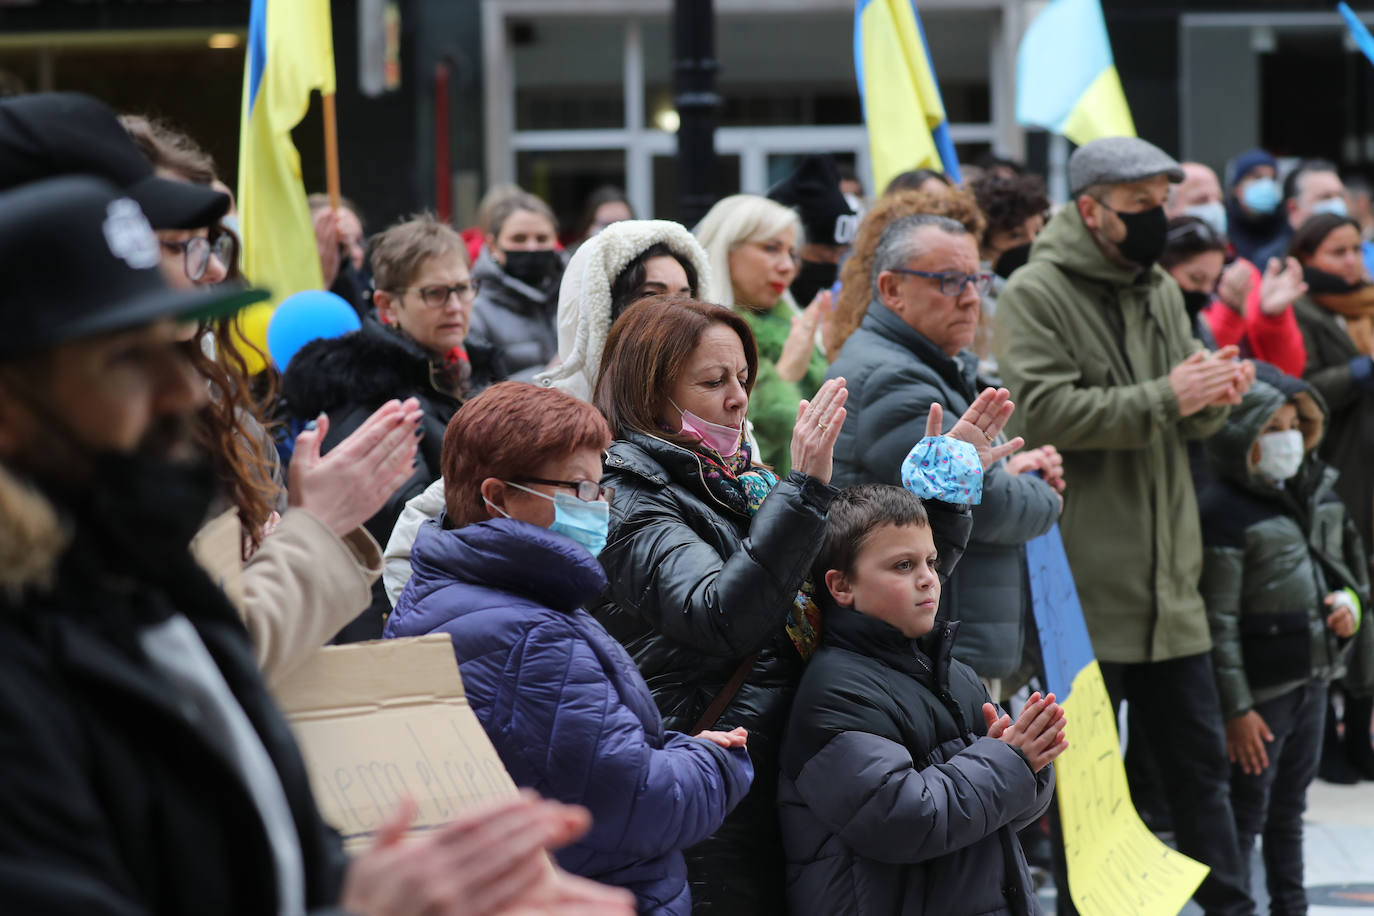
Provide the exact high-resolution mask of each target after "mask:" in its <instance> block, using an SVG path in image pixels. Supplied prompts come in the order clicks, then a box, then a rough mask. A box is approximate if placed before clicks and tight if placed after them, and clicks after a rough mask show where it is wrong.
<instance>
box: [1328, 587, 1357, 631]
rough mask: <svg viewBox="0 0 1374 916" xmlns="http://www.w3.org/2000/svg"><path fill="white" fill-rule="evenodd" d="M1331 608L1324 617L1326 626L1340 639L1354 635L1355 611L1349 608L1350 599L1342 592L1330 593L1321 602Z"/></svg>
mask: <svg viewBox="0 0 1374 916" xmlns="http://www.w3.org/2000/svg"><path fill="white" fill-rule="evenodd" d="M1323 604H1325V605H1326V606H1327V607H1329V608H1331V613H1330V614H1327V615H1326V626H1327V627H1328V628H1329V629H1330V630H1331V632H1333V633H1335V634H1336V635H1337V636H1339V637H1340V638H1341V639H1349V638H1350V637H1352V636H1354V635H1355V609H1354V608H1352V607H1351V606H1350V598H1349V596H1347V595H1346V594H1345V593H1344V592H1332V593H1331V594H1329V595H1327V596H1326V599H1325V600H1324V601H1323Z"/></svg>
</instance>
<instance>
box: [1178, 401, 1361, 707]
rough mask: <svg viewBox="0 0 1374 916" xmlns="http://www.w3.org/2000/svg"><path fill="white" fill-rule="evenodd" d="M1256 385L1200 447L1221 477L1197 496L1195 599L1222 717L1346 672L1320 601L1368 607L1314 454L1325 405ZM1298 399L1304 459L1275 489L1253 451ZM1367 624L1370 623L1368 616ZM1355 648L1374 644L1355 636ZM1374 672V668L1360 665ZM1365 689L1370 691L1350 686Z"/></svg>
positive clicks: (1356, 556)
mask: <svg viewBox="0 0 1374 916" xmlns="http://www.w3.org/2000/svg"><path fill="white" fill-rule="evenodd" d="M1267 379H1268V380H1267V381H1256V382H1255V384H1254V385H1253V386H1252V387H1251V389H1250V391H1249V392H1248V393H1247V394H1246V395H1245V399H1244V400H1243V401H1242V403H1241V404H1240V406H1238V407H1236V408H1235V409H1234V410H1232V412H1231V415H1230V417H1229V418H1228V419H1227V421H1226V425H1225V426H1224V427H1223V428H1222V430H1221V431H1220V432H1219V433H1217V435H1216V436H1214V437H1213V438H1212V439H1210V440H1208V442H1207V458H1208V461H1209V462H1210V464H1211V466H1212V469H1213V471H1214V473H1215V474H1216V479H1215V480H1214V481H1213V483H1211V484H1210V485H1209V486H1208V487H1207V488H1206V489H1204V490H1203V491H1202V494H1201V496H1200V497H1199V501H1198V502H1199V508H1200V510H1201V513H1202V534H1203V544H1204V554H1203V556H1204V559H1203V572H1202V582H1201V591H1202V596H1203V599H1204V600H1205V601H1206V602H1207V618H1208V623H1209V624H1210V626H1211V629H1212V640H1213V648H1212V660H1213V667H1214V669H1215V671H1216V678H1217V686H1218V689H1219V690H1220V693H1221V702H1222V711H1223V712H1224V713H1225V715H1226V717H1227V718H1228V719H1231V718H1235V717H1236V716H1239V715H1241V714H1243V713H1245V712H1247V711H1249V710H1250V709H1251V708H1252V707H1253V706H1254V705H1255V704H1256V703H1260V702H1264V701H1266V700H1269V699H1273V698H1274V697H1277V696H1281V695H1283V694H1284V693H1286V692H1288V691H1290V690H1292V689H1294V688H1296V687H1298V686H1300V685H1301V684H1303V683H1304V682H1306V681H1307V680H1309V679H1312V678H1317V679H1320V680H1327V681H1329V680H1332V679H1334V678H1337V677H1340V676H1342V675H1343V674H1344V672H1345V667H1346V662H1347V658H1346V655H1347V651H1348V646H1347V645H1346V644H1347V643H1348V642H1350V641H1349V640H1339V639H1337V638H1336V635H1335V634H1334V633H1333V632H1332V631H1331V629H1330V628H1328V627H1327V626H1326V617H1327V615H1328V614H1329V613H1330V609H1329V608H1327V607H1326V606H1325V604H1324V603H1323V601H1324V599H1325V597H1326V595H1328V594H1330V593H1331V592H1333V591H1339V590H1341V589H1344V588H1350V589H1352V590H1354V591H1355V592H1356V594H1357V595H1358V596H1359V599H1360V602H1361V605H1362V606H1364V607H1365V608H1366V609H1367V607H1368V604H1369V577H1368V574H1367V572H1366V568H1365V563H1364V559H1363V558H1364V548H1363V547H1362V546H1361V543H1360V537H1359V533H1358V532H1357V531H1356V529H1355V525H1354V522H1353V521H1352V520H1351V517H1350V514H1349V513H1348V512H1347V511H1346V509H1345V507H1344V506H1343V505H1342V504H1341V502H1340V500H1339V499H1338V498H1337V497H1336V495H1335V493H1334V492H1333V487H1334V485H1335V483H1336V478H1337V473H1336V471H1335V469H1333V468H1331V467H1330V466H1328V465H1327V464H1325V463H1324V462H1322V461H1321V460H1320V459H1318V458H1317V457H1316V455H1315V454H1314V453H1313V452H1312V450H1313V449H1315V448H1316V446H1317V444H1318V443H1319V442H1320V441H1321V437H1322V432H1323V426H1324V424H1325V420H1326V413H1325V407H1324V405H1323V404H1322V402H1321V400H1320V398H1319V397H1318V396H1317V395H1316V393H1315V392H1314V391H1313V390H1312V389H1311V388H1309V387H1308V386H1307V385H1306V384H1305V383H1303V382H1301V381H1298V380H1297V379H1292V378H1287V377H1281V376H1277V375H1269V376H1267ZM1290 398H1291V399H1293V401H1294V404H1295V405H1296V406H1297V408H1298V415H1299V422H1300V428H1301V430H1302V433H1303V440H1304V442H1303V444H1304V448H1305V449H1306V450H1307V451H1308V453H1309V454H1308V456H1307V458H1306V459H1305V460H1304V462H1303V465H1302V467H1301V469H1300V470H1299V471H1298V473H1297V475H1296V476H1294V477H1293V478H1291V479H1290V480H1288V481H1286V482H1285V483H1284V485H1283V486H1282V487H1279V486H1276V485H1275V484H1273V483H1270V482H1268V481H1266V480H1265V479H1264V478H1262V477H1260V476H1259V475H1257V474H1255V473H1253V471H1252V468H1251V465H1250V450H1251V446H1253V445H1254V443H1255V440H1256V439H1257V438H1258V437H1259V434H1260V430H1261V429H1263V428H1264V425H1265V423H1267V422H1268V421H1269V418H1270V417H1271V416H1273V415H1274V413H1275V412H1276V411H1277V410H1278V409H1279V408H1280V407H1281V406H1282V405H1283V404H1284V402H1285V401H1287V400H1289V399H1290ZM1364 618H1365V619H1364V624H1365V625H1366V626H1369V625H1370V623H1369V615H1368V612H1367V610H1366V611H1365V612H1364ZM1359 642H1360V643H1361V645H1367V644H1369V641H1367V640H1360V641H1359ZM1358 667H1359V668H1360V669H1361V670H1365V671H1374V665H1369V664H1365V665H1361V666H1358ZM1357 686H1359V687H1360V688H1361V689H1362V692H1365V693H1367V692H1369V691H1370V689H1374V685H1357Z"/></svg>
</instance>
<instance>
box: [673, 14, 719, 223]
mask: <svg viewBox="0 0 1374 916" xmlns="http://www.w3.org/2000/svg"><path fill="white" fill-rule="evenodd" d="M712 2H713V0H674V4H673V92H674V95H673V104H674V106H675V107H676V108H677V113H678V117H679V122H678V131H677V158H678V194H679V200H680V203H681V217H682V222H683V223H684V224H685V225H688V226H691V225H694V224H695V223H696V222H697V221H698V220H699V219H701V218H702V217H703V216H705V215H706V211H707V210H709V209H711V204H713V203H714V202H715V176H716V142H715V133H716V118H717V113H718V112H719V110H720V96H719V95H718V94H717V93H716V70H717V69H718V65H717V63H716V42H715V13H714V11H713V10H712Z"/></svg>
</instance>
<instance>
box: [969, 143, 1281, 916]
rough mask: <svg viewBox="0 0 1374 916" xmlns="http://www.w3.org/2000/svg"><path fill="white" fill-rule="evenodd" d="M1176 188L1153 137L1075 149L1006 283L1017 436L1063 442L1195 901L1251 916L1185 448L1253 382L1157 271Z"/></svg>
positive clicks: (1068, 501) (1091, 590)
mask: <svg viewBox="0 0 1374 916" xmlns="http://www.w3.org/2000/svg"><path fill="white" fill-rule="evenodd" d="M1182 180H1183V171H1182V170H1181V169H1180V168H1179V165H1178V163H1177V162H1175V161H1174V159H1173V158H1172V157H1170V156H1169V155H1168V154H1166V153H1165V152H1164V151H1163V150H1160V149H1159V148H1158V147H1156V146H1154V145H1152V144H1150V143H1148V142H1146V141H1144V140H1140V139H1137V138H1134V137H1109V138H1105V139H1101V140H1094V141H1093V142H1091V143H1087V144H1085V145H1083V146H1081V147H1079V148H1078V150H1076V151H1075V152H1074V154H1073V156H1072V158H1071V159H1070V160H1069V186H1070V189H1071V191H1072V194H1073V197H1074V201H1073V204H1072V205H1071V206H1067V207H1065V208H1064V209H1062V210H1060V211H1059V212H1058V213H1057V214H1055V216H1054V217H1053V218H1052V219H1051V220H1050V222H1049V224H1048V225H1047V226H1046V227H1045V230H1044V232H1043V233H1041V235H1040V236H1039V237H1038V238H1037V239H1036V242H1035V246H1034V248H1032V250H1031V257H1030V261H1029V263H1027V264H1026V265H1025V266H1024V267H1022V268H1020V269H1019V270H1017V271H1016V272H1015V273H1014V274H1013V275H1012V277H1011V279H1010V280H1008V281H1007V286H1006V289H1005V290H1004V291H1003V293H1002V296H1001V298H1000V300H999V301H998V307H997V315H996V322H997V334H996V338H995V340H996V347H997V358H998V366H999V368H1000V369H1001V370H1002V380H1003V383H1004V384H1005V385H1006V386H1007V388H1009V389H1010V390H1011V392H1012V395H1013V397H1014V398H1015V399H1016V403H1017V406H1018V409H1017V412H1016V417H1017V418H1019V421H1020V424H1021V425H1020V427H1019V428H1018V429H1017V431H1018V432H1020V433H1021V434H1022V435H1024V436H1025V438H1026V442H1027V444H1028V445H1030V446H1032V447H1034V446H1039V445H1044V444H1046V443H1051V442H1052V443H1054V445H1055V446H1056V447H1057V448H1058V449H1059V451H1060V453H1062V455H1063V460H1064V476H1065V478H1066V479H1068V480H1072V481H1073V486H1072V487H1070V488H1069V489H1068V490H1067V491H1066V493H1065V497H1064V498H1065V501H1064V513H1063V516H1062V520H1061V527H1062V529H1063V537H1064V548H1065V551H1066V552H1067V554H1068V560H1069V565H1070V568H1071V569H1072V570H1073V578H1074V581H1075V583H1076V584H1077V589H1078V595H1079V598H1080V599H1081V601H1082V605H1083V615H1084V618H1085V621H1086V623H1087V626H1088V632H1089V633H1090V634H1091V636H1092V646H1093V649H1094V652H1095V654H1096V656H1097V659H1098V661H1099V662H1100V667H1101V670H1102V675H1103V677H1104V679H1105V681H1106V686H1107V690H1108V693H1109V695H1110V696H1111V699H1112V701H1113V704H1114V705H1116V706H1119V705H1120V703H1121V701H1122V700H1123V699H1125V700H1129V702H1130V704H1131V709H1132V712H1133V713H1139V714H1140V721H1141V723H1142V725H1143V730H1142V731H1143V734H1135V735H1132V736H1131V738H1132V740H1143V741H1144V742H1145V743H1146V744H1147V745H1148V746H1149V747H1150V748H1152V749H1153V750H1154V751H1155V754H1156V759H1157V760H1158V762H1159V767H1160V771H1161V775H1162V776H1163V780H1164V784H1165V792H1166V795H1167V798H1168V802H1169V807H1170V810H1171V813H1172V815H1173V823H1174V828H1175V833H1176V836H1177V839H1178V848H1179V851H1180V852H1182V853H1184V854H1185V855H1187V856H1190V857H1192V858H1194V859H1196V860H1198V861H1200V862H1202V863H1203V864H1204V865H1207V866H1209V867H1210V868H1211V873H1210V874H1209V875H1208V877H1207V879H1206V880H1205V881H1204V882H1203V883H1202V885H1201V887H1199V888H1198V891H1197V893H1196V895H1195V899H1196V900H1197V901H1198V903H1200V904H1201V905H1202V907H1203V909H1204V910H1205V911H1206V912H1207V913H1208V914H1209V916H1213V914H1216V916H1221V914H1225V916H1248V914H1250V913H1253V912H1254V903H1253V901H1251V899H1250V894H1249V889H1248V888H1247V887H1246V886H1245V884H1244V878H1243V868H1242V863H1241V860H1240V852H1239V849H1238V847H1237V844H1236V836H1235V829H1234V823H1233V816H1232V811H1231V803H1230V796H1229V791H1228V788H1229V786H1228V778H1227V777H1228V769H1227V764H1226V746H1225V738H1224V736H1223V734H1222V715H1221V703H1220V701H1219V699H1218V696H1217V689H1216V682H1215V679H1214V678H1213V674H1212V661H1211V655H1210V651H1211V648H1212V639H1211V634H1210V633H1209V632H1208V629H1207V613H1206V607H1205V606H1204V605H1203V602H1202V597H1201V595H1199V594H1198V590H1197V581H1198V577H1199V576H1200V575H1201V572H1202V534H1201V531H1200V529H1199V523H1198V514H1197V497H1196V494H1195V492H1194V489H1193V482H1192V478H1191V476H1190V474H1189V469H1188V453H1187V447H1186V443H1187V441H1188V440H1190V439H1204V438H1206V437H1208V436H1210V435H1212V434H1213V433H1215V432H1216V431H1217V430H1218V429H1219V428H1220V427H1221V425H1222V423H1223V422H1224V421H1225V419H1226V412H1227V410H1228V409H1229V406H1230V405H1232V404H1235V403H1238V402H1239V401H1240V398H1241V396H1242V395H1243V394H1244V393H1245V391H1246V389H1248V388H1249V386H1250V383H1251V381H1253V380H1254V371H1255V370H1254V365H1253V364H1252V363H1249V362H1244V361H1239V360H1237V359H1236V358H1235V357H1236V355H1237V349H1236V348H1235V347H1225V348H1222V349H1221V350H1218V351H1216V352H1207V351H1204V350H1202V349H1201V348H1200V347H1199V344H1198V342H1197V340H1196V339H1195V338H1194V337H1193V334H1192V331H1191V327H1190V325H1189V322H1188V314H1187V312H1186V311H1185V309H1184V300H1183V295H1182V293H1180V292H1179V287H1178V284H1177V283H1176V282H1175V281H1174V279H1173V278H1172V277H1170V276H1169V275H1168V273H1167V272H1166V271H1165V270H1164V269H1163V268H1162V267H1160V266H1159V265H1158V263H1157V262H1158V261H1159V258H1160V256H1161V255H1162V254H1163V253H1164V250H1165V246H1166V244H1167V227H1168V220H1167V219H1166V218H1165V215H1164V202H1165V201H1166V200H1167V198H1168V193H1169V185H1170V183H1177V182H1180V181H1182Z"/></svg>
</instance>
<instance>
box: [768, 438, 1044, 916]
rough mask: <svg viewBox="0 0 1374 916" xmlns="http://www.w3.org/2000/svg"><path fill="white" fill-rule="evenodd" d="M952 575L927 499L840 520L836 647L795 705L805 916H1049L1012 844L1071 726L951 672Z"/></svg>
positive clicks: (878, 497) (793, 894)
mask: <svg viewBox="0 0 1374 916" xmlns="http://www.w3.org/2000/svg"><path fill="white" fill-rule="evenodd" d="M920 449H927V450H928V451H929V452H930V453H931V454H929V455H928V456H927V460H925V461H924V462H922V463H923V465H924V467H925V468H929V469H940V470H936V471H934V472H933V473H935V474H940V475H941V476H943V477H946V478H948V477H950V476H958V474H957V473H954V472H951V471H948V470H944V469H951V468H960V467H962V468H964V469H967V471H966V472H967V474H968V475H969V476H971V477H972V478H973V479H974V480H975V481H976V480H977V479H979V478H981V468H980V467H979V460H978V455H977V452H976V451H975V449H974V448H973V446H971V445H968V444H967V443H964V442H958V441H956V440H951V439H948V438H947V437H943V436H939V437H931V438H927V439H924V440H922V443H921V446H919V447H918V451H919V450H920ZM918 457H919V456H918ZM948 486H949V484H948V482H946V483H945V485H944V487H943V489H948ZM974 488H975V489H976V484H975V487H974ZM927 492H931V491H927ZM933 495H936V496H938V497H940V498H943V499H948V498H949V496H948V495H947V494H946V493H944V492H942V488H936V489H934V491H933ZM975 501H976V500H975ZM940 561H941V558H940V557H939V556H938V552H937V550H936V547H935V539H934V537H933V535H932V531H931V527H930V520H929V518H928V517H927V515H926V512H925V508H924V506H923V505H922V503H921V500H920V499H918V498H917V497H916V496H914V495H913V494H912V493H909V492H907V491H906V490H903V489H900V488H898V487H891V486H883V485H881V484H863V485H860V486H856V487H850V488H849V489H846V490H843V491H842V492H841V493H840V495H839V496H838V497H837V498H836V499H835V501H834V503H832V504H831V507H830V525H829V528H828V529H827V531H826V534H825V540H824V545H823V546H822V548H821V552H820V554H819V555H818V556H817V557H816V562H815V565H814V566H813V573H812V575H813V577H814V578H815V580H816V581H817V582H823V583H824V592H823V593H822V594H821V596H820V602H821V605H822V608H823V613H824V621H825V623H824V625H825V640H824V642H823V644H822V646H821V648H820V649H819V650H817V652H816V655H815V657H814V658H813V659H812V661H811V664H810V665H809V666H808V667H807V669H806V673H805V674H803V675H802V680H801V686H800V687H799V688H798V691H797V698H796V701H795V702H794V703H793V705H792V714H791V718H790V720H789V722H788V727H787V732H786V736H785V738H784V739H783V746H782V773H781V776H780V777H779V787H778V803H779V817H780V820H781V821H782V836H783V845H784V848H785V849H786V851H787V878H788V880H787V894H788V903H789V905H790V906H791V911H792V913H794V914H797V916H805V914H812V913H814V914H825V916H829V914H832V913H852V914H859V916H864V914H873V916H879V914H882V916H886V914H890V913H904V914H907V916H915V914H920V913H930V914H940V916H945V914H954V913H981V914H1013V913H1014V914H1031V913H1039V912H1040V907H1039V904H1038V903H1037V901H1036V898H1035V885H1034V883H1033V882H1032V881H1031V878H1030V874H1029V870H1028V869H1027V867H1026V860H1025V857H1024V856H1023V855H1022V853H1021V847H1020V844H1019V843H1018V842H1017V840H1016V835H1015V831H1016V830H1019V829H1020V828H1022V827H1024V826H1026V825H1027V824H1029V823H1031V822H1032V821H1034V820H1035V819H1037V818H1039V817H1040V816H1041V815H1042V814H1044V813H1045V810H1046V809H1047V808H1048V807H1049V804H1050V796H1051V794H1052V793H1053V791H1054V770H1053V769H1052V768H1051V767H1050V766H1049V764H1050V762H1051V761H1053V760H1054V759H1055V758H1056V757H1058V756H1059V755H1060V754H1061V753H1062V752H1063V751H1064V749H1065V748H1066V747H1067V746H1068V744H1067V738H1066V737H1065V732H1064V726H1065V718H1064V712H1063V710H1062V709H1061V708H1060V707H1059V704H1058V703H1056V702H1055V698H1054V695H1053V694H1051V695H1049V696H1046V697H1042V696H1041V695H1040V694H1038V693H1036V694H1032V695H1031V697H1030V702H1028V703H1027V704H1026V706H1025V707H1024V709H1023V710H1022V712H1021V715H1020V716H1019V717H1018V718H1017V720H1016V722H1015V723H1013V722H1012V720H1011V718H1010V717H1009V716H1004V715H1002V714H1001V711H1000V710H999V709H997V708H996V707H994V706H993V704H992V703H990V702H988V694H987V691H986V690H985V689H984V688H983V685H982V683H981V682H980V681H979V679H978V675H977V674H976V673H974V671H973V669H972V668H970V667H968V666H967V665H965V664H963V663H962V662H960V661H958V660H956V659H955V658H954V657H953V656H952V655H951V650H952V649H953V646H954V640H955V634H956V632H957V631H958V624H957V623H950V622H947V621H937V620H936V611H937V609H938V608H939V606H940V576H939V574H938V572H937V571H936V570H937V567H938V566H939V565H940Z"/></svg>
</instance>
